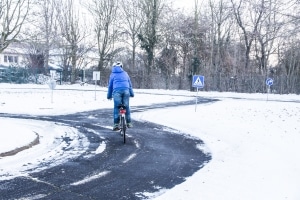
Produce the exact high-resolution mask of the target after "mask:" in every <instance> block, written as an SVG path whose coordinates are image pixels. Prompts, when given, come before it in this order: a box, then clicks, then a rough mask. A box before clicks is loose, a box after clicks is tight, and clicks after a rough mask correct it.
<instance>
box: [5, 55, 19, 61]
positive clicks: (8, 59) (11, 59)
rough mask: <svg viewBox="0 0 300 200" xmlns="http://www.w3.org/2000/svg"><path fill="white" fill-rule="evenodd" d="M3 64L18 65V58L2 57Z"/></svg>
mask: <svg viewBox="0 0 300 200" xmlns="http://www.w3.org/2000/svg"><path fill="white" fill-rule="evenodd" d="M4 62H6V63H7V62H8V63H18V62H19V58H18V56H4Z"/></svg>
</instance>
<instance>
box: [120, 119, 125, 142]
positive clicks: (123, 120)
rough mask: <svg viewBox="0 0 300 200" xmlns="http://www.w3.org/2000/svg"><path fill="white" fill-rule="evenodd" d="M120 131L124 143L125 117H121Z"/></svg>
mask: <svg viewBox="0 0 300 200" xmlns="http://www.w3.org/2000/svg"><path fill="white" fill-rule="evenodd" d="M121 131H122V133H121V134H122V135H123V142H124V143H126V121H125V117H121Z"/></svg>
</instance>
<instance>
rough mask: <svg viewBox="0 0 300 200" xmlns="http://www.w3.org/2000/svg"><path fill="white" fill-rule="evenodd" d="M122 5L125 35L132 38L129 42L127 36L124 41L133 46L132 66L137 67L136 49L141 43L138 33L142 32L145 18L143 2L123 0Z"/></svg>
mask: <svg viewBox="0 0 300 200" xmlns="http://www.w3.org/2000/svg"><path fill="white" fill-rule="evenodd" d="M120 7H121V10H122V12H123V15H124V20H125V26H123V29H124V35H128V36H129V38H130V40H129V42H128V41H127V37H125V40H124V42H125V43H128V44H129V45H130V47H131V51H132V59H131V60H132V61H131V62H132V68H133V69H135V68H136V67H135V63H136V62H135V60H136V49H137V47H138V44H139V43H140V41H139V39H138V34H139V33H140V31H141V27H142V25H143V22H144V20H143V19H142V18H141V16H142V4H141V2H140V1H133V0H121V1H120ZM122 35H123V34H122Z"/></svg>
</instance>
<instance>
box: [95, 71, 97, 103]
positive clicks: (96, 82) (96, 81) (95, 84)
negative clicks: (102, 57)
mask: <svg viewBox="0 0 300 200" xmlns="http://www.w3.org/2000/svg"><path fill="white" fill-rule="evenodd" d="M96 85H97V74H96V80H95V100H96V99H97V98H96Z"/></svg>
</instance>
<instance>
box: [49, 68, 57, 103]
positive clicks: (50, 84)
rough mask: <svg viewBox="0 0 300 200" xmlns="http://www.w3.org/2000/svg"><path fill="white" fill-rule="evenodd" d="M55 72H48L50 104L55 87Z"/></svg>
mask: <svg viewBox="0 0 300 200" xmlns="http://www.w3.org/2000/svg"><path fill="white" fill-rule="evenodd" d="M55 76H56V71H55V70H50V77H51V78H50V82H49V83H48V85H49V88H50V89H51V103H53V90H54V89H55V87H56V81H55Z"/></svg>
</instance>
